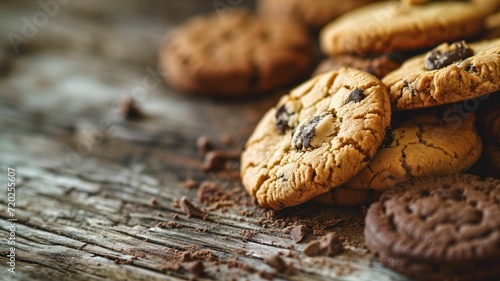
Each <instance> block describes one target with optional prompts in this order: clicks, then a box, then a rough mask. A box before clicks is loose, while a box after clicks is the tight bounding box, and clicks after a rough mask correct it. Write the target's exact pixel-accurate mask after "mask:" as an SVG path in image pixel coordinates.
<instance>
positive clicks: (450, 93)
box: [382, 39, 500, 110]
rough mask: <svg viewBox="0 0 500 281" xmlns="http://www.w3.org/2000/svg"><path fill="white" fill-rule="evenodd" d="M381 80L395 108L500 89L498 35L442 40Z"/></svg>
mask: <svg viewBox="0 0 500 281" xmlns="http://www.w3.org/2000/svg"><path fill="white" fill-rule="evenodd" d="M382 81H383V82H384V84H386V85H387V87H388V88H389V94H390V96H391V103H392V107H393V109H395V110H406V109H415V108H424V107H431V106H436V105H442V104H448V103H453V102H458V101H463V100H466V99H471V98H476V97H480V96H483V95H486V94H489V93H492V92H495V91H498V90H500V39H496V40H491V41H481V42H476V43H471V44H467V43H465V42H463V41H458V42H454V43H452V44H447V43H444V44H442V45H439V46H438V47H436V48H434V49H433V50H431V51H430V52H428V53H426V54H422V55H420V56H417V57H415V58H412V59H410V60H408V61H406V62H405V63H404V64H403V65H402V66H401V67H400V68H398V69H396V70H395V71H393V72H391V73H389V74H387V75H386V76H385V77H384V78H383V79H382Z"/></svg>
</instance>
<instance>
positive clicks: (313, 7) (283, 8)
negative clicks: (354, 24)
mask: <svg viewBox="0 0 500 281" xmlns="http://www.w3.org/2000/svg"><path fill="white" fill-rule="evenodd" d="M374 1H375V0H349V1H345V0H310V1H303V0H259V1H257V10H258V13H259V14H261V15H263V16H265V17H269V18H274V19H284V20H293V21H296V22H298V23H300V24H302V25H304V26H306V27H307V28H309V29H311V30H319V29H321V28H322V27H323V26H325V25H326V24H327V23H329V22H330V21H332V20H333V19H335V18H337V17H338V16H340V15H342V14H344V13H346V12H348V11H350V10H353V9H355V8H358V7H360V6H362V5H365V4H367V3H370V2H374Z"/></svg>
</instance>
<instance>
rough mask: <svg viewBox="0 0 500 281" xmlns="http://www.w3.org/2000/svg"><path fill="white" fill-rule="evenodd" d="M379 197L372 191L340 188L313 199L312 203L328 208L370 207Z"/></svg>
mask: <svg viewBox="0 0 500 281" xmlns="http://www.w3.org/2000/svg"><path fill="white" fill-rule="evenodd" d="M379 196H380V193H379V192H377V191H374V190H359V189H352V188H348V187H344V186H340V187H336V188H333V189H330V190H329V191H328V192H327V193H323V194H321V195H318V196H316V197H314V198H313V199H312V201H315V202H318V203H320V204H325V205H330V206H344V207H355V206H361V205H370V204H371V203H373V202H375V201H376V200H378V198H379Z"/></svg>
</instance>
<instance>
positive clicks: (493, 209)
mask: <svg viewBox="0 0 500 281" xmlns="http://www.w3.org/2000/svg"><path fill="white" fill-rule="evenodd" d="M499 206H500V180H495V179H491V178H490V179H486V180H481V178H480V177H477V176H473V175H467V174H454V175H449V176H447V177H425V178H416V179H413V180H411V181H408V182H405V183H403V184H400V185H398V186H396V187H395V188H393V189H391V190H388V191H387V192H385V193H384V194H382V196H381V199H380V201H379V202H377V203H374V204H372V205H371V206H370V208H369V209H368V213H367V215H366V219H365V221H366V226H365V230H364V236H365V242H366V245H367V246H368V248H369V249H370V250H371V251H372V252H373V253H375V255H377V256H378V258H379V260H380V262H381V263H383V264H384V265H386V266H387V267H390V268H392V269H394V270H395V271H398V272H400V273H402V274H405V275H408V276H411V277H415V278H417V279H418V280H435V281H443V280H456V281H467V280H474V281H478V280H493V279H494V278H499V277H500V267H499V266H498V261H499V260H500V207H499ZM494 280H498V279H494Z"/></svg>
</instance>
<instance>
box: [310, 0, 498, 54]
mask: <svg viewBox="0 0 500 281" xmlns="http://www.w3.org/2000/svg"><path fill="white" fill-rule="evenodd" d="M488 12H489V13H492V12H491V11H488ZM485 17H486V12H485V11H484V9H483V8H482V7H481V5H478V4H477V3H474V2H469V1H443V2H431V3H428V4H424V5H406V4H405V3H404V1H383V2H377V3H373V4H369V5H366V6H363V7H361V8H359V9H356V10H354V11H351V12H349V13H346V14H344V15H343V16H341V17H340V18H338V19H336V20H334V21H333V22H331V23H329V24H328V25H326V26H325V27H324V28H323V29H322V31H321V34H320V43H321V49H322V50H323V52H325V53H326V54H328V55H330V56H335V55H339V54H358V55H366V54H381V53H389V52H395V51H405V50H417V49H422V48H430V47H434V46H436V45H437V44H440V43H442V42H446V41H453V40H458V39H463V38H469V37H471V36H473V35H476V34H478V33H479V32H481V31H482V30H483V29H484V24H485V23H484V18H485Z"/></svg>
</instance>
